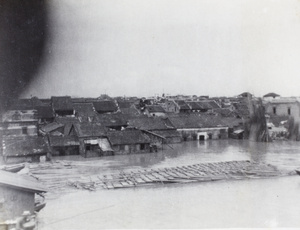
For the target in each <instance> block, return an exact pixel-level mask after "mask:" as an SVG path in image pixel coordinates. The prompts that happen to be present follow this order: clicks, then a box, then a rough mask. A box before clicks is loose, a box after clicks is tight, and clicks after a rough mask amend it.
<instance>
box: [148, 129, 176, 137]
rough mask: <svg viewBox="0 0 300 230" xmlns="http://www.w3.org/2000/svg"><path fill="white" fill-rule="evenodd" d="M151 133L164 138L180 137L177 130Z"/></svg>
mask: <svg viewBox="0 0 300 230" xmlns="http://www.w3.org/2000/svg"><path fill="white" fill-rule="evenodd" d="M152 133H155V134H157V135H159V136H162V137H164V138H170V137H181V135H180V133H179V132H178V131H177V130H154V131H152Z"/></svg>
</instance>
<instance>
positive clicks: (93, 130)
mask: <svg viewBox="0 0 300 230" xmlns="http://www.w3.org/2000/svg"><path fill="white" fill-rule="evenodd" d="M74 127H75V130H76V133H77V135H78V137H102V136H105V134H106V128H105V127H104V126H102V125H101V124H98V123H86V122H83V123H76V124H75V125H74Z"/></svg>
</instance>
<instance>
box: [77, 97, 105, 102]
mask: <svg viewBox="0 0 300 230" xmlns="http://www.w3.org/2000/svg"><path fill="white" fill-rule="evenodd" d="M71 100H72V103H93V102H96V101H100V100H99V99H98V98H92V97H75V98H74V97H72V98H71Z"/></svg>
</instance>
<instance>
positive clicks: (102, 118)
mask: <svg viewBox="0 0 300 230" xmlns="http://www.w3.org/2000/svg"><path fill="white" fill-rule="evenodd" d="M94 121H97V122H99V123H101V124H102V125H104V126H106V127H116V126H127V124H128V119H127V118H126V116H125V115H124V114H122V113H114V114H98V115H97V116H95V119H94Z"/></svg>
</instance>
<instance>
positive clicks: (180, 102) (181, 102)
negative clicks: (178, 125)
mask: <svg viewBox="0 0 300 230" xmlns="http://www.w3.org/2000/svg"><path fill="white" fill-rule="evenodd" d="M175 103H176V104H177V105H178V106H179V109H180V110H190V109H191V108H190V107H189V106H188V105H187V104H186V103H185V101H184V100H175Z"/></svg>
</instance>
